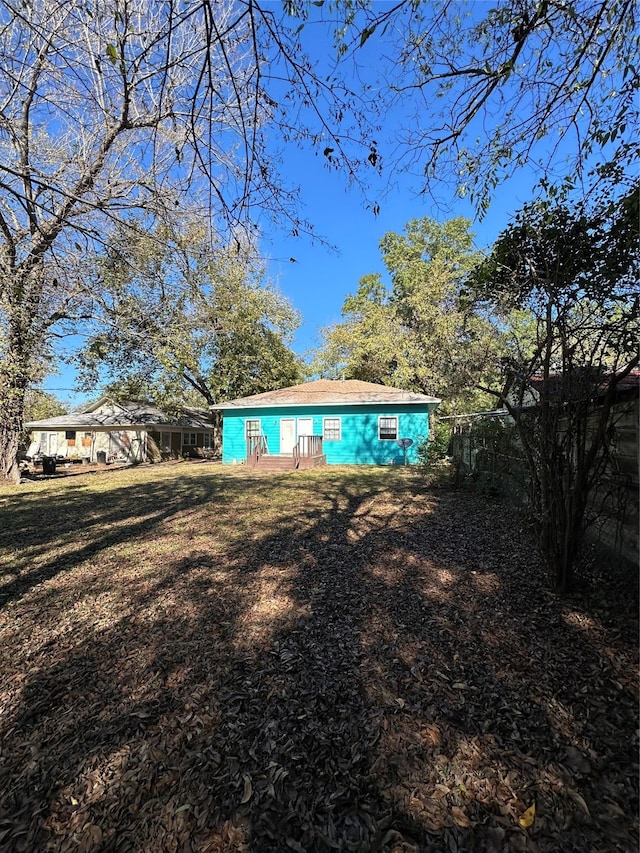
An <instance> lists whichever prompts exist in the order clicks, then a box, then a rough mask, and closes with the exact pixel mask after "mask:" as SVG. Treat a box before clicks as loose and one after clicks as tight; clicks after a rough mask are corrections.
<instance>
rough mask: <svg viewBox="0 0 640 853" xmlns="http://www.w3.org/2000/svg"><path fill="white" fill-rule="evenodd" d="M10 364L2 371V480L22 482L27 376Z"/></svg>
mask: <svg viewBox="0 0 640 853" xmlns="http://www.w3.org/2000/svg"><path fill="white" fill-rule="evenodd" d="M16 367H17V365H16V364H15V362H13V364H12V361H11V357H10V356H9V359H8V364H7V365H5V367H4V368H3V369H2V371H1V372H0V480H6V481H9V482H12V483H19V482H20V466H19V463H18V449H19V441H20V434H21V432H22V427H23V416H24V398H25V389H26V386H27V382H28V375H26V373H25V371H23V370H22V369H16Z"/></svg>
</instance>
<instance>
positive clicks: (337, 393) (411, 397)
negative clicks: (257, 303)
mask: <svg viewBox="0 0 640 853" xmlns="http://www.w3.org/2000/svg"><path fill="white" fill-rule="evenodd" d="M440 402H441V401H440V400H439V399H438V398H437V397H429V396H428V395H427V394H416V393H414V392H413V391H403V390H401V389H400V388H390V387H388V386H386V385H376V384H374V383H373V382H361V381H360V380H359V379H316V380H314V381H313V382H304V383H303V384H301V385H291V386H290V387H288V388H279V389H278V390H276V391H265V392H264V393H262V394H253V395H252V396H251V397H240V398H238V399H237V400H230V401H228V402H226V403H219V404H218V405H216V406H212V407H211V408H212V409H253V408H267V407H273V406H282V407H285V406H286V407H294V408H300V407H304V406H334V405H338V404H339V405H342V406H344V405H346V406H369V405H372V404H374V405H375V404H379V403H385V404H388V403H403V404H406V405H412V406H417V405H422V406H424V405H426V404H431V405H433V406H437V405H438V403H440Z"/></svg>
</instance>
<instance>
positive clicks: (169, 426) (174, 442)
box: [24, 397, 214, 462]
mask: <svg viewBox="0 0 640 853" xmlns="http://www.w3.org/2000/svg"><path fill="white" fill-rule="evenodd" d="M24 426H25V430H26V431H28V432H30V433H31V444H30V446H29V450H28V451H27V455H28V456H30V457H32V458H33V457H34V456H37V455H39V454H42V455H43V456H51V457H55V458H57V459H59V460H68V461H87V462H115V461H122V462H147V461H150V462H154V461H160V460H162V459H168V458H171V457H174V458H177V457H178V456H183V455H184V456H204V455H208V454H210V453H212V452H213V441H214V434H213V424H212V423H211V421H210V420H209V417H208V415H207V413H206V412H200V411H197V410H195V409H185V410H184V411H183V412H181V414H180V415H179V416H170V415H168V414H167V413H166V412H163V411H162V410H161V409H158V408H157V407H156V406H155V405H153V404H152V403H148V402H143V401H137V400H136V401H129V402H125V403H116V402H114V401H112V400H109V399H108V398H106V397H104V398H102V399H100V400H98V402H97V403H94V404H93V405H92V406H89V407H88V408H86V409H84V410H83V411H80V412H73V413H72V414H70V415H61V416H59V417H55V418H47V419H45V420H41V421H30V422H28V423H25V425H24Z"/></svg>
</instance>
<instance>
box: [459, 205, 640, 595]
mask: <svg viewBox="0 0 640 853" xmlns="http://www.w3.org/2000/svg"><path fill="white" fill-rule="evenodd" d="M636 196H637V190H636V191H635V195H634V194H631V195H629V196H627V197H625V198H623V199H622V200H620V201H619V202H618V203H617V204H614V205H612V204H610V203H609V201H606V202H605V203H602V202H600V203H599V204H597V205H596V206H595V207H593V206H589V205H587V204H582V205H579V206H576V207H571V206H567V205H566V204H560V203H554V204H551V205H549V204H543V203H541V202H538V203H534V204H530V205H527V206H525V208H523V210H522V211H521V212H520V213H519V214H518V216H517V217H516V219H515V220H514V222H513V223H512V224H511V225H510V226H509V228H507V229H506V230H505V231H504V232H503V234H502V235H501V236H500V238H499V239H498V241H497V242H496V244H495V246H494V248H493V250H492V253H491V255H490V256H489V257H488V258H487V259H486V260H485V261H484V262H483V263H482V264H481V265H480V266H479V267H478V269H477V271H476V272H475V274H474V276H473V278H472V280H471V282H470V286H471V287H472V288H473V289H474V290H475V292H476V294H477V295H478V296H479V297H480V298H482V299H485V300H487V302H488V304H489V305H491V306H492V308H493V310H494V312H495V314H496V316H500V314H501V312H503V311H505V310H509V309H510V308H512V307H513V306H517V307H519V308H522V309H525V310H526V311H527V312H528V313H529V315H530V316H531V317H532V318H533V335H532V336H531V337H530V338H529V339H528V340H527V345H526V348H525V347H521V348H520V349H517V348H516V349H513V350H512V353H511V357H510V358H509V359H508V360H506V361H505V362H504V367H505V374H504V380H503V384H502V386H501V387H494V388H493V389H489V390H493V393H494V395H495V398H496V399H498V400H500V401H501V402H502V403H503V405H504V406H506V408H507V410H508V411H509V413H510V414H511V416H512V418H513V419H514V422H515V426H516V429H517V433H518V438H519V442H520V446H521V448H522V452H523V454H524V458H525V461H526V467H527V474H528V485H529V509H530V512H531V515H532V517H533V520H534V522H535V524H534V530H535V531H536V535H537V537H538V542H539V545H540V550H541V553H542V556H543V558H544V560H545V562H546V565H547V568H548V571H549V574H550V576H551V579H552V581H553V584H554V585H555V587H556V588H557V589H558V590H560V591H564V590H566V589H568V588H569V587H570V586H571V583H572V577H573V568H574V561H575V558H576V556H577V555H578V553H579V550H580V547H581V544H582V541H583V537H584V533H585V530H586V529H587V527H588V526H589V524H590V523H591V522H592V521H593V520H594V519H595V518H597V516H598V513H599V512H600V511H601V510H602V507H601V506H599V507H597V508H596V509H595V510H594V503H593V498H594V495H595V494H596V490H597V487H598V484H599V483H600V482H601V478H602V476H603V473H604V471H605V470H606V466H607V463H608V460H609V456H610V450H611V446H612V443H613V442H614V441H615V427H616V421H615V414H614V411H615V410H614V406H615V404H616V402H617V401H618V388H619V387H621V383H622V382H623V381H624V380H625V378H626V377H627V376H629V374H630V373H631V371H632V370H634V369H635V368H637V367H638V340H639V339H640V318H639V310H638V279H639V273H640V235H639V234H638V228H637V217H636V216H635V215H634V211H635V209H636V204H635V203H633V202H632V201H631V199H633V198H634V197H636Z"/></svg>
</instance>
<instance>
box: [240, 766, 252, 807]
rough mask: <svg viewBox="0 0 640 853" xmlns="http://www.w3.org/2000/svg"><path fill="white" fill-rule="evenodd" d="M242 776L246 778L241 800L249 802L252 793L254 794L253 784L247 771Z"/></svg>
mask: <svg viewBox="0 0 640 853" xmlns="http://www.w3.org/2000/svg"><path fill="white" fill-rule="evenodd" d="M242 778H243V779H244V791H243V794H242V799H241V800H240V802H241V803H248V802H249V800H250V799H251V795H252V794H253V785H252V784H251V778H250V776H249V775H248V774H247V773H243V775H242Z"/></svg>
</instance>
